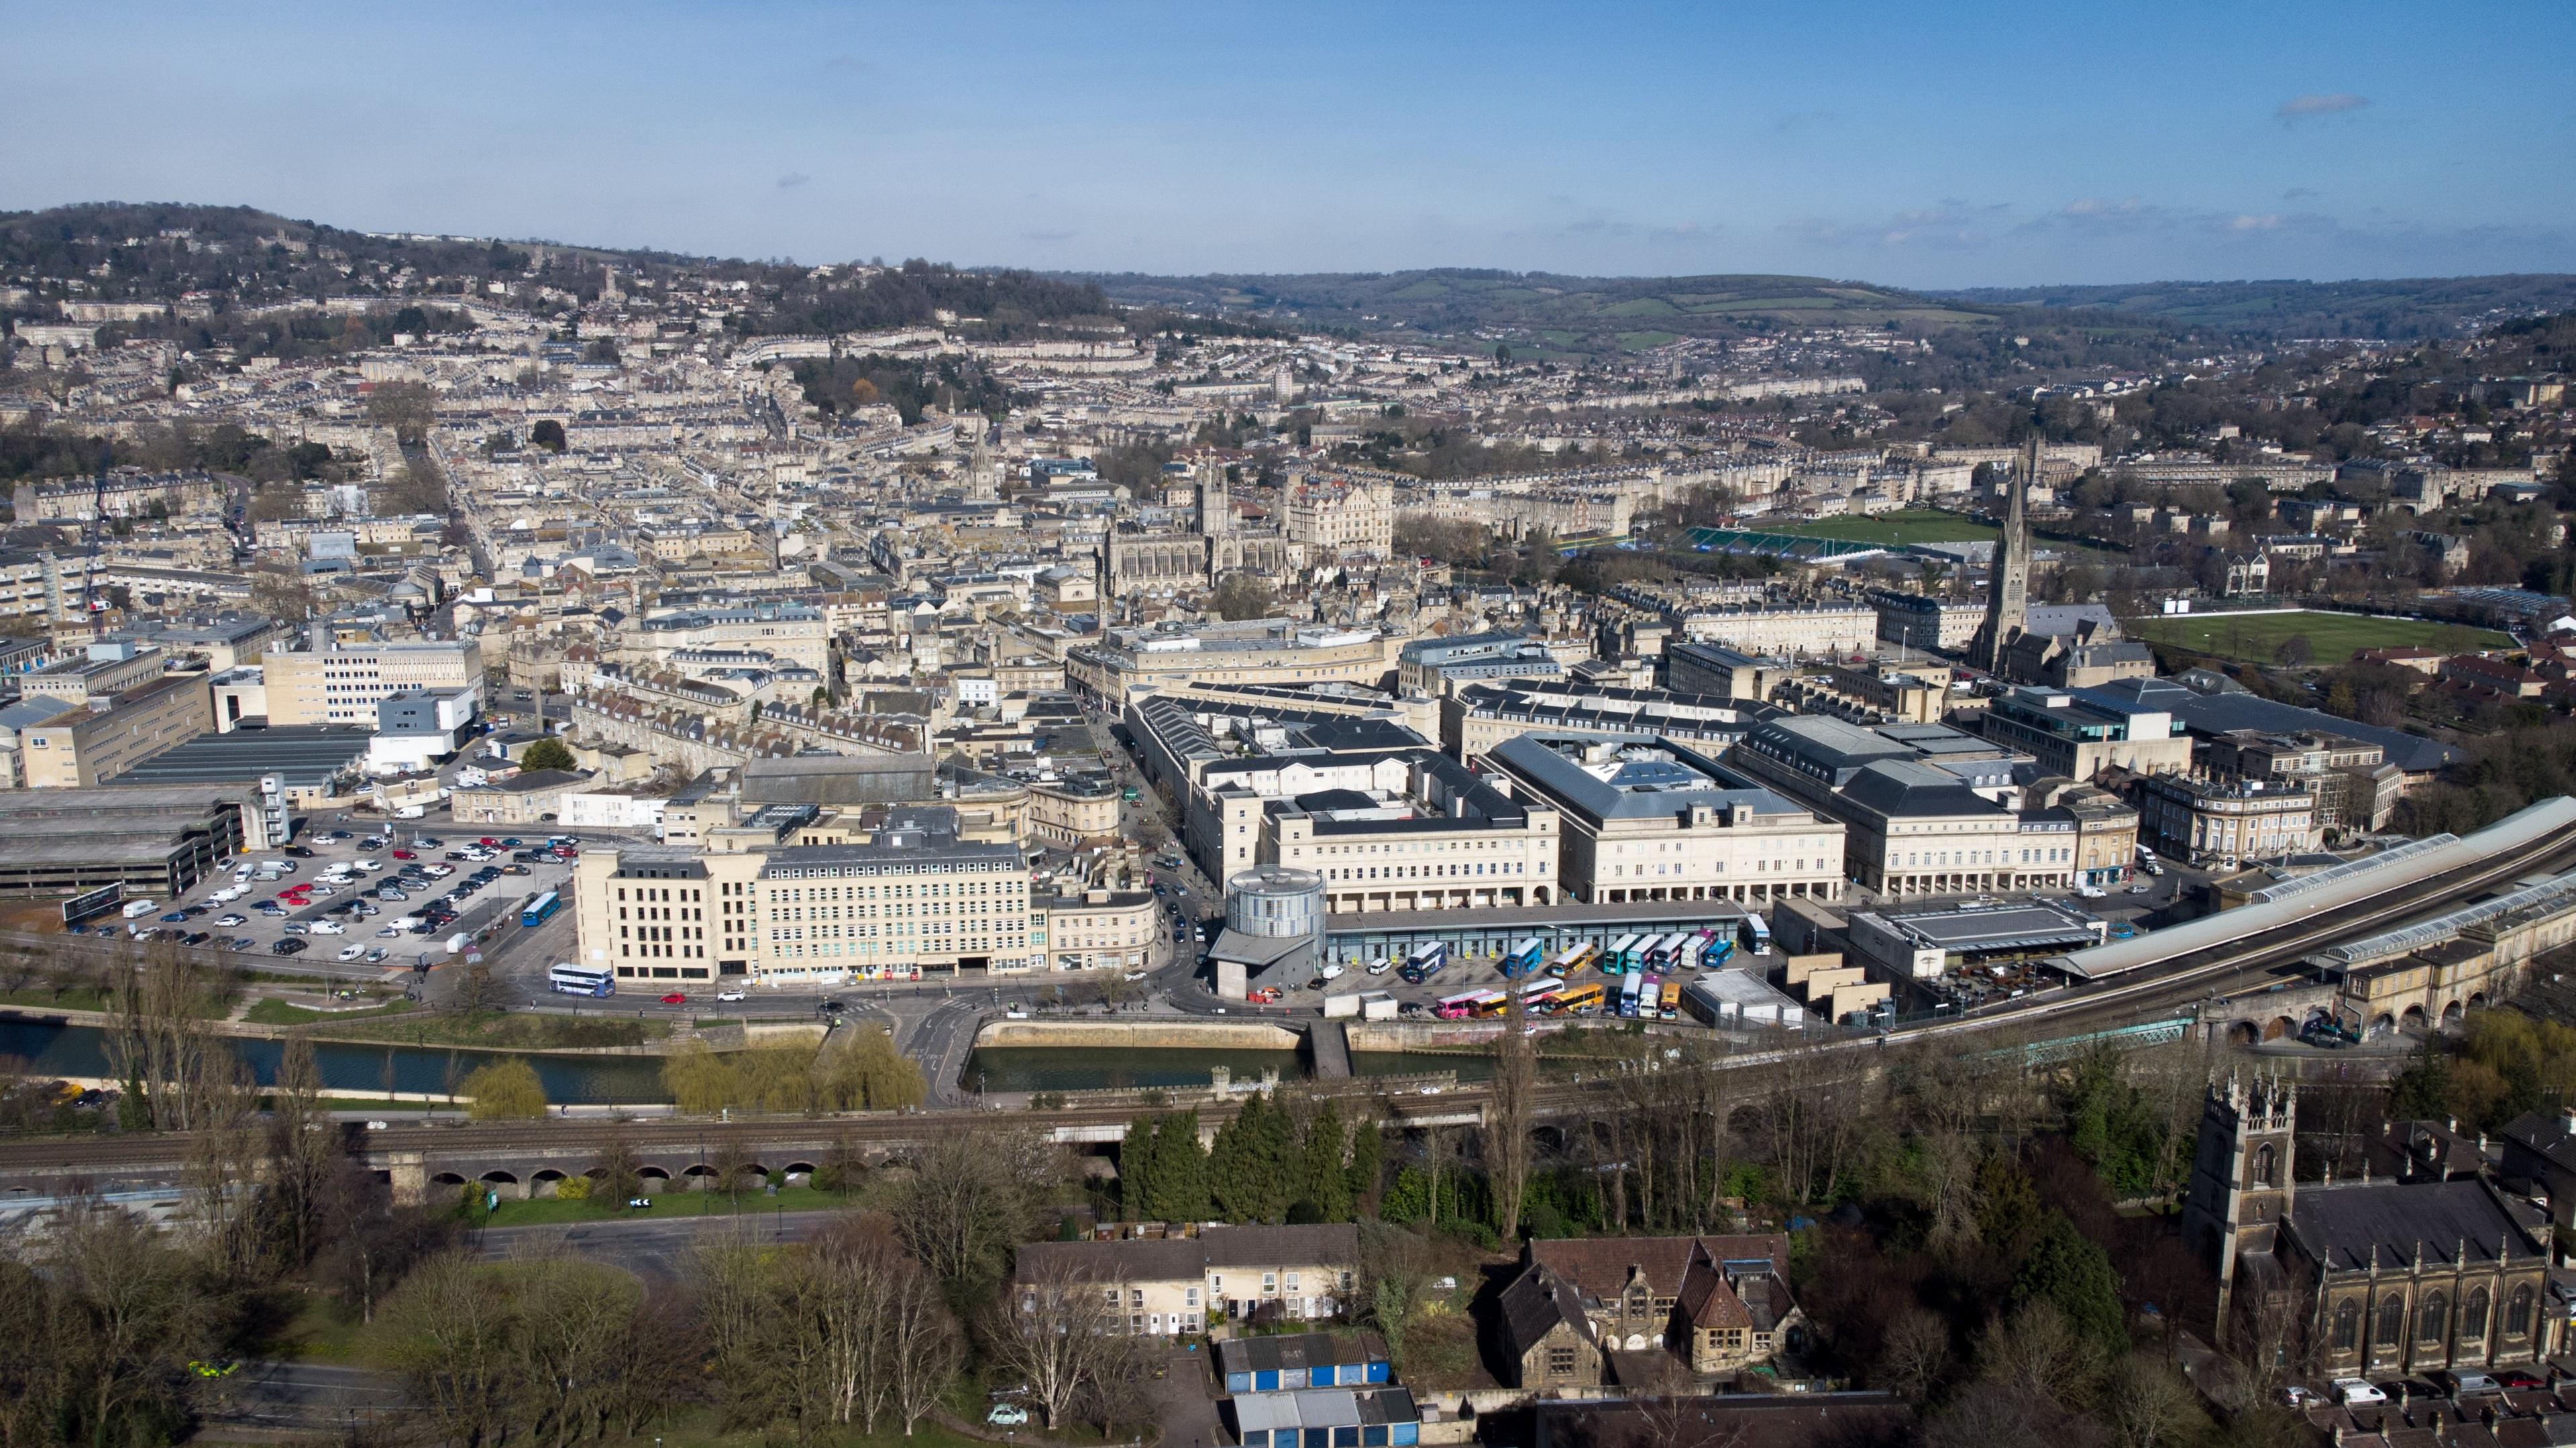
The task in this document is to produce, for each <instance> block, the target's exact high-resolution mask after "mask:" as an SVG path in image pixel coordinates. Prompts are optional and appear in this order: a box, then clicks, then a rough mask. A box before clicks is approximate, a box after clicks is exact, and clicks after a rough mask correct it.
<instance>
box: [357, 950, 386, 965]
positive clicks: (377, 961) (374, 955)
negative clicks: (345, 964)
mask: <svg viewBox="0 0 2576 1448" xmlns="http://www.w3.org/2000/svg"><path fill="white" fill-rule="evenodd" d="M359 959H361V960H363V961H365V962H366V963H367V964H369V965H382V964H384V963H385V948H384V947H383V946H381V945H371V946H369V947H367V953H366V954H365V955H362V956H360V957H359Z"/></svg>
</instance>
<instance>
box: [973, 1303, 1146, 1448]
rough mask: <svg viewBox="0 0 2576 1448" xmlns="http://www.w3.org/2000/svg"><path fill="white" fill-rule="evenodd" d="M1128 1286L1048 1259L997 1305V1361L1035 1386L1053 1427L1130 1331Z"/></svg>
mask: <svg viewBox="0 0 2576 1448" xmlns="http://www.w3.org/2000/svg"><path fill="white" fill-rule="evenodd" d="M1125 1292H1126V1288H1125V1284H1124V1283H1123V1282H1121V1281H1120V1280H1119V1279H1117V1278H1114V1277H1113V1278H1109V1279H1106V1280H1103V1279H1100V1278H1095V1277H1091V1276H1088V1275H1086V1274H1084V1273H1082V1272H1080V1271H1078V1270H1076V1269H1075V1268H1073V1267H1072V1266H1071V1265H1069V1264H1066V1263H1061V1262H1046V1263H1044V1264H1042V1265H1040V1266H1038V1267H1036V1268H1034V1269H1032V1270H1030V1271H1028V1272H1025V1273H1023V1274H1022V1276H1021V1277H1020V1278H1019V1280H1017V1281H1015V1282H1013V1283H1012V1284H1011V1286H1010V1290H1009V1291H1007V1292H1005V1293H1004V1294H1003V1295H1002V1300H1001V1301H999V1302H997V1303H996V1304H994V1309H993V1317H992V1321H991V1323H990V1326H989V1330H988V1331H987V1332H986V1334H985V1336H986V1338H987V1340H988V1341H989V1343H990V1345H991V1351H992V1358H993V1361H994V1363H995V1364H996V1365H998V1366H1000V1367H1001V1368H1003V1369H1004V1370H1005V1371H1007V1372H1009V1373H1011V1374H1013V1375H1015V1376H1017V1377H1018V1378H1019V1379H1020V1381H1022V1382H1024V1383H1027V1384H1028V1385H1029V1396H1030V1397H1032V1398H1034V1399H1036V1400H1037V1403H1038V1407H1039V1410H1040V1411H1041V1412H1043V1413H1044V1414H1045V1415H1046V1426H1047V1427H1049V1428H1051V1429H1052V1428H1057V1427H1060V1426H1062V1424H1063V1421H1064V1413H1065V1409H1066V1408H1067V1407H1069V1406H1071V1404H1072V1403H1073V1401H1074V1399H1075V1398H1076V1396H1078V1395H1079V1394H1080V1393H1081V1392H1082V1391H1083V1390H1084V1389H1085V1388H1086V1387H1087V1386H1089V1385H1090V1383H1091V1381H1092V1379H1093V1378H1094V1376H1095V1375H1096V1374H1097V1373H1098V1372H1099V1371H1100V1367H1101V1363H1102V1359H1103V1357H1104V1356H1105V1355H1106V1354H1107V1353H1108V1352H1109V1351H1111V1350H1112V1349H1113V1346H1114V1343H1115V1340H1116V1339H1117V1338H1120V1337H1123V1336H1125V1334H1126V1330H1127V1316H1126V1312H1125V1311H1124V1309H1122V1308H1121V1307H1120V1306H1119V1303H1120V1302H1121V1300H1122V1299H1123V1297H1124V1296H1125Z"/></svg>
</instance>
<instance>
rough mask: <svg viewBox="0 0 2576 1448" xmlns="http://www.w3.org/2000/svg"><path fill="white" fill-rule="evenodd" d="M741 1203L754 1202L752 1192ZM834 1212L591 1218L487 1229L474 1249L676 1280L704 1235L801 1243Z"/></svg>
mask: <svg viewBox="0 0 2576 1448" xmlns="http://www.w3.org/2000/svg"><path fill="white" fill-rule="evenodd" d="M745 1201H746V1204H756V1203H757V1202H758V1201H759V1197H758V1196H757V1195H753V1196H750V1197H747V1198H746V1199H745ZM839 1215H840V1213H838V1212H764V1211H760V1210H758V1209H757V1206H756V1205H753V1206H752V1209H751V1210H747V1211H743V1212H739V1213H736V1212H733V1211H730V1210H727V1211H721V1212H716V1213H710V1214H709V1215H707V1216H702V1217H615V1218H609V1219H607V1220H604V1221H596V1222H563V1223H554V1224H548V1225H545V1226H533V1227H490V1228H486V1229H485V1230H483V1231H481V1232H477V1233H475V1234H474V1235H475V1247H476V1250H478V1251H480V1252H481V1253H482V1254H483V1255H484V1256H486V1257H534V1256H540V1255H543V1254H545V1253H548V1252H557V1251H562V1252H570V1253H572V1254H574V1255H575V1256H581V1257H591V1258H595V1259H597V1260H599V1261H602V1262H608V1263H612V1264H614V1265H616V1266H619V1267H623V1268H625V1269H626V1270H627V1271H629V1272H632V1273H634V1274H636V1275H637V1276H639V1277H646V1278H655V1279H659V1280H662V1281H666V1282H667V1281H677V1280H678V1279H679V1277H680V1275H681V1273H682V1271H683V1270H684V1269H685V1267H686V1266H687V1258H688V1255H689V1251H690V1249H691V1248H693V1247H695V1246H696V1245H697V1244H698V1243H699V1242H700V1241H702V1240H705V1239H706V1238H708V1237H710V1236H724V1235H732V1236H737V1237H738V1238H739V1239H740V1240H745V1241H751V1242H760V1243H769V1242H802V1241H804V1240H805V1239H806V1238H808V1237H810V1236H812V1235H813V1234H814V1233H815V1231H816V1230H818V1229H819V1228H821V1227H822V1225H823V1224H824V1223H826V1222H828V1221H830V1220H832V1219H833V1218H834V1217H836V1216H839Z"/></svg>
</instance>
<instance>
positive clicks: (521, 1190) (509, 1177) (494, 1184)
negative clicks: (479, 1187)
mask: <svg viewBox="0 0 2576 1448" xmlns="http://www.w3.org/2000/svg"><path fill="white" fill-rule="evenodd" d="M482 1182H483V1189H484V1190H485V1191H487V1192H490V1193H492V1194H494V1195H495V1196H498V1197H500V1198H501V1199H502V1200H504V1201H523V1200H525V1199H526V1198H527V1195H528V1186H527V1183H525V1182H523V1181H520V1180H519V1178H518V1176H517V1174H516V1173H513V1172H506V1171H502V1170H501V1169H500V1168H498V1167H495V1168H493V1169H492V1170H490V1171H487V1172H485V1173H483V1176H482Z"/></svg>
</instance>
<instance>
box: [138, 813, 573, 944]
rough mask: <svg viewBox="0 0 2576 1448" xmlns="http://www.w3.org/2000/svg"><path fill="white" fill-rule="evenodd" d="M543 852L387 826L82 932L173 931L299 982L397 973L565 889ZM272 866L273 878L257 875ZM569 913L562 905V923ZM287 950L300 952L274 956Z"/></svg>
mask: <svg viewBox="0 0 2576 1448" xmlns="http://www.w3.org/2000/svg"><path fill="white" fill-rule="evenodd" d="M487 839H488V840H490V841H491V843H490V844H489V845H486V844H484V843H483V842H484V841H485V840H487ZM545 845H546V836H545V835H543V834H533V835H527V836H509V835H501V834H494V833H491V832H489V831H486V830H480V829H468V830H463V831H459V830H455V829H452V828H447V827H440V826H433V827H432V828H430V829H427V830H424V829H422V828H420V827H419V826H418V825H416V824H412V823H410V822H405V825H404V827H403V828H401V829H398V830H387V829H384V828H383V826H382V822H375V823H373V824H370V823H367V822H352V823H350V824H347V825H342V826H328V827H323V826H317V827H315V828H314V829H311V830H308V831H307V832H306V833H305V834H304V835H302V836H301V837H300V838H299V840H298V842H297V843H296V844H294V845H291V846H289V847H288V848H287V849H286V850H283V851H279V850H268V851H261V852H259V853H257V854H251V855H245V856H242V857H241V858H240V859H238V860H236V861H234V862H233V865H232V867H231V868H229V869H226V870H223V871H221V872H219V873H217V874H216V875H215V876H214V877H212V878H210V879H209V880H207V881H206V882H205V883H203V884H201V885H199V886H198V887H197V888H196V889H194V890H191V891H189V892H188V893H187V894H186V895H184V896H182V897H181V898H180V899H178V900H176V901H169V900H158V901H154V902H153V903H154V905H155V906H156V907H157V908H155V909H153V910H151V911H149V912H147V913H145V914H143V915H141V916H140V917H138V918H135V919H131V920H128V919H123V918H119V917H116V916H110V917H108V918H106V919H103V920H99V921H94V922H92V923H91V925H90V927H89V929H90V931H91V932H92V933H111V932H126V931H130V930H132V929H135V928H138V927H139V928H142V929H145V930H162V931H169V932H173V933H174V935H176V936H177V937H178V938H179V939H181V940H182V941H183V943H186V944H189V945H193V946H197V947H199V948H202V949H209V950H223V951H227V952H229V953H230V954H232V955H233V956H234V957H235V958H236V959H237V960H238V961H239V962H240V964H241V965H242V966H243V967H244V968H246V969H253V970H256V969H262V968H266V967H272V966H276V965H281V964H286V963H288V962H289V961H290V960H291V962H292V965H293V966H294V968H296V969H299V970H310V969H315V968H317V967H320V968H325V969H327V968H329V967H333V966H338V967H341V970H338V971H330V972H329V973H334V974H338V973H344V972H345V973H346V974H348V975H350V976H353V977H354V976H373V975H379V974H386V973H392V972H397V971H403V970H408V969H411V968H412V967H413V966H415V965H417V964H420V963H423V962H427V963H432V964H435V963H438V962H441V961H444V960H446V959H448V951H447V944H448V942H449V940H450V939H451V938H452V937H454V936H455V935H457V934H459V933H474V932H477V931H480V930H482V929H484V928H485V927H487V926H491V925H494V924H496V923H505V924H506V926H507V928H510V929H515V928H516V927H517V922H518V918H519V912H520V909H521V907H522V906H523V905H524V904H525V903H526V902H527V901H528V900H530V899H531V898H533V897H535V896H538V895H542V894H544V893H545V892H546V891H549V890H553V891H559V892H560V891H562V890H564V889H566V887H567V886H568V885H569V883H570V881H571V878H572V865H571V863H570V862H569V861H568V860H564V859H558V858H555V857H554V854H553V852H551V851H546V850H545ZM269 866H273V867H275V869H274V873H273V876H272V875H271V872H270V871H269V870H266V869H262V868H260V867H269ZM244 867H251V868H247V869H246V868H244ZM570 912H571V904H570V902H569V901H566V902H565V903H564V904H563V905H562V907H561V908H560V910H559V912H558V913H560V914H563V915H567V916H568V915H569V914H570ZM173 915H177V916H179V917H180V918H178V919H176V920H173V919H171V918H170V917H171V916H173ZM287 941H294V942H295V944H294V945H293V946H291V947H289V948H288V949H287V950H284V951H281V950H280V949H279V946H280V945H281V944H282V943H284V942H287Z"/></svg>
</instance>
